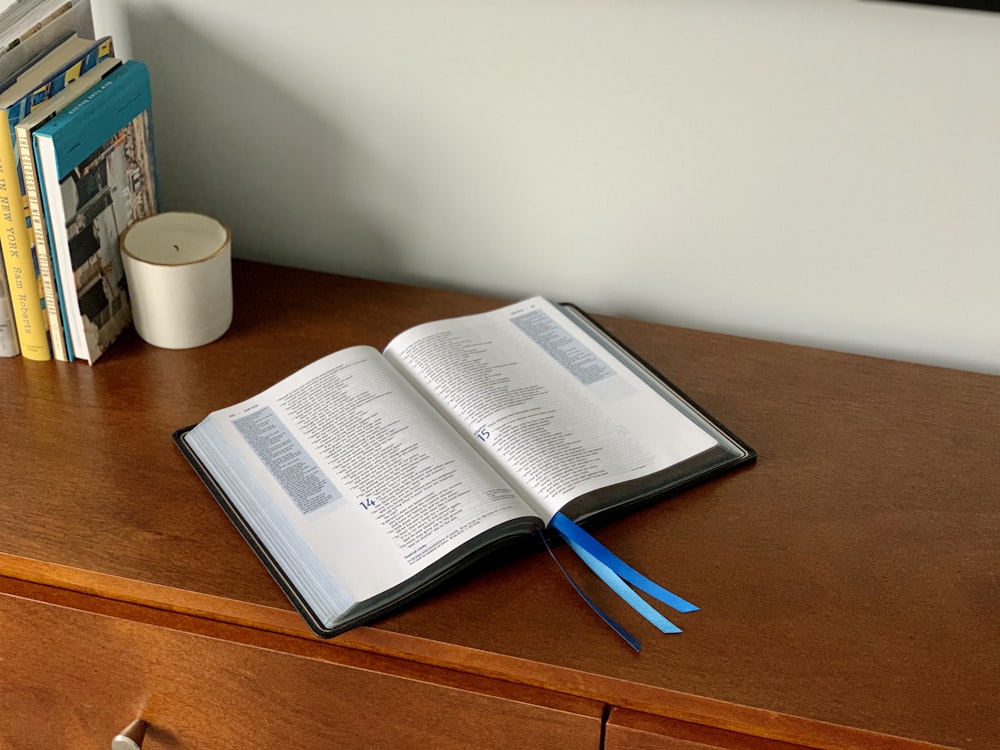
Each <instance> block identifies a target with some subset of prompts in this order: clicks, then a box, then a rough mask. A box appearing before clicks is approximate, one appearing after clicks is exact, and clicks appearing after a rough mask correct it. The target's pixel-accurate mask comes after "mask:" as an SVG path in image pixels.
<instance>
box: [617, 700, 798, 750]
mask: <svg viewBox="0 0 1000 750" xmlns="http://www.w3.org/2000/svg"><path fill="white" fill-rule="evenodd" d="M604 747H605V748H606V750H805V746H804V745H796V744H790V743H787V742H779V741H777V740H770V739H765V738H762V737H754V736H751V735H746V734H740V733H738V732H730V731H728V730H725V729H717V728H715V727H708V726H703V725H701V724H692V723H690V722H686V721H678V720H676V719H668V718H666V717H663V716H650V715H649V714H644V713H639V712H637V711H629V710H626V709H621V708H615V709H613V710H612V711H611V714H610V716H609V717H608V725H607V730H606V738H605V745H604Z"/></svg>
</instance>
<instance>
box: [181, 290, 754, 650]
mask: <svg viewBox="0 0 1000 750" xmlns="http://www.w3.org/2000/svg"><path fill="white" fill-rule="evenodd" d="M174 440H175V442H176V444H177V445H178V446H179V448H180V449H181V451H182V452H183V454H184V455H185V456H186V457H187V459H188V460H189V461H190V463H191V464H192V466H193V467H194V468H195V470H196V471H197V472H198V474H199V476H200V477H201V479H202V480H203V481H204V482H205V484H206V485H207V487H208V488H209V490H210V491H211V493H212V494H213V495H214V497H215V498H216V500H217V501H218V502H219V503H220V505H221V506H222V508H223V509H224V510H225V511H226V513H227V514H228V516H229V518H230V519H231V520H232V522H233V523H234V524H235V526H236V527H237V529H239V531H240V532H241V533H242V534H243V536H244V538H245V539H246V540H247V542H248V543H249V544H250V545H251V547H253V549H254V550H255V551H256V553H257V555H258V556H259V557H260V559H261V560H262V561H263V563H264V564H265V565H266V567H267V568H268V570H269V571H270V572H271V574H272V576H273V577H274V578H275V580H276V581H277V582H278V584H279V585H280V586H281V587H282V589H283V590H284V591H285V593H286V595H287V596H288V597H289V599H290V600H291V601H292V603H293V604H294V606H295V607H296V609H297V610H298V611H299V613H300V614H301V615H302V616H303V617H304V619H305V620H306V622H307V623H308V624H309V626H310V627H311V628H312V630H313V632H315V633H316V634H317V635H319V636H322V637H330V636H333V635H336V634H337V633H340V632H343V631H344V630H346V629H348V628H351V627H354V626H356V625H358V624H361V623H364V622H367V621H370V620H372V619H374V618H376V617H379V616H381V615H384V614H386V613H388V612H390V611H391V610H393V609H395V608H397V607H399V606H401V605H402V604H403V603H404V602H408V601H410V600H412V599H414V598H415V597H417V596H420V595H421V594H422V593H424V592H426V591H428V590H429V589H431V588H432V587H434V586H435V585H437V584H439V583H440V582H441V581H442V580H444V579H445V578H447V577H448V576H449V575H451V574H453V573H454V572H456V571H457V570H460V569H462V568H464V567H465V566H467V565H469V564H470V563H471V562H472V561H474V560H477V559H479V558H480V557H482V556H483V555H486V554H488V553H491V552H493V551H494V550H495V549H497V548H498V547H500V546H502V545H506V544H509V543H512V542H513V541H515V540H525V539H526V538H531V537H536V538H537V537H538V536H539V534H540V533H541V534H545V533H546V532H547V531H548V530H549V529H550V528H556V529H558V526H554V521H559V522H560V523H562V521H563V520H565V519H568V520H569V521H570V522H572V523H574V524H587V523H590V522H597V521H600V520H606V519H608V518H610V517H612V516H615V515H617V514H622V513H626V512H628V511H631V510H633V509H634V508H636V507H638V506H640V505H642V504H644V503H649V502H653V501H655V500H657V499H659V498H662V497H664V496H666V495H668V494H671V493H675V492H677V491H679V490H681V489H683V488H685V487H687V486H690V485H692V484H694V483H697V482H702V481H704V480H706V479H708V478H709V477H712V476H715V475H717V474H719V473H721V472H725V471H728V470H730V469H733V468H735V467H737V466H740V465H743V464H747V463H749V462H752V461H753V460H754V459H755V453H754V451H753V450H752V449H751V448H750V447H749V446H748V445H746V444H745V443H744V442H743V441H741V440H740V439H739V438H737V437H736V436H735V435H734V434H732V433H731V432H730V431H729V430H727V429H726V428H725V427H724V426H722V425H721V424H720V423H719V422H718V421H716V420H715V419H713V418H712V417H711V416H709V415H708V414H707V413H706V412H705V411H704V410H703V409H701V408H699V407H698V405H697V404H695V403H694V402H693V401H692V400H691V399H689V398H688V397H686V396H685V395H684V394H683V393H682V392H681V391H680V390H678V389H677V388H676V387H674V386H673V385H672V384H671V383H670V382H669V381H668V380H666V379H665V378H664V377H663V376H662V375H660V374H659V373H657V372H656V371H655V370H653V369H652V368H650V367H649V366H647V365H646V364H645V363H644V362H643V361H642V360H641V359H640V358H638V357H637V356H636V355H634V354H633V353H631V352H630V351H629V350H628V349H627V348H626V347H624V346H623V345H621V344H620V343H618V342H617V341H616V340H615V339H614V338H613V337H612V336H610V335H609V334H608V333H607V332H606V331H605V330H604V329H603V328H602V327H600V326H599V325H598V324H596V323H595V322H594V321H593V320H592V319H591V318H590V317H589V316H587V315H585V314H584V313H582V312H581V311H580V310H578V309H577V308H576V307H574V306H572V305H566V304H553V303H551V302H549V301H547V300H545V299H543V298H540V297H535V298H532V299H528V300H525V301H523V302H520V303H516V304H513V305H508V306H505V307H502V308H500V309H497V310H494V311H492V312H487V313H483V314H480V315H472V316H464V317H460V318H453V319H449V320H441V321H436V322H431V323H426V324H423V325H420V326H416V327H414V328H411V329H409V330H407V331H405V332H403V333H401V334H399V335H398V336H397V337H396V338H394V339H393V340H392V341H391V342H390V343H389V345H388V346H387V347H386V348H385V349H384V351H382V352H380V351H378V350H377V349H374V348H372V347H368V346H355V347H351V348H348V349H345V350H342V351H339V352H336V353H333V354H330V355H328V356H326V357H324V358H322V359H320V360H318V361H316V362H314V363H312V364H310V365H308V366H306V367H305V368H303V369H301V370H300V371H298V372H296V373H294V374H292V375H290V376H289V377H287V378H286V379H284V380H282V381H281V382H279V383H277V384H275V385H273V386H271V387H270V388H268V389H267V390H265V391H263V392H261V393H259V394H257V395H255V396H253V397H251V398H249V399H247V400H246V401H243V402H241V403H238V404H234V405H232V406H227V407H225V408H222V409H219V410H217V411H215V412H213V413H211V414H209V415H208V416H207V417H205V419H204V420H202V421H201V422H200V423H199V424H197V425H195V426H194V427H191V428H184V429H181V430H178V431H177V432H176V433H175V434H174Z"/></svg>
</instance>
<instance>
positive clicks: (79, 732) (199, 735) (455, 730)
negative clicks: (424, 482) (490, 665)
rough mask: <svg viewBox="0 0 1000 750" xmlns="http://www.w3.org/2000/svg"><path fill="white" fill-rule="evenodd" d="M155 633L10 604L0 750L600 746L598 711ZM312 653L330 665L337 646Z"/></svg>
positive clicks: (412, 669) (456, 678)
mask: <svg viewBox="0 0 1000 750" xmlns="http://www.w3.org/2000/svg"><path fill="white" fill-rule="evenodd" d="M155 623H156V620H155V618H154V619H152V620H150V621H141V620H140V619H128V618H122V617H116V616H109V615H107V614H98V613H95V612H93V611H87V610H86V609H79V608H71V607H67V606H61V605H55V604H50V603H46V602H41V601H36V600H34V599H32V598H25V597H20V596H12V595H9V594H0V706H2V711H0V748H4V749H6V748H11V749H16V750H22V749H24V748H28V749H29V750H30V749H31V748H40V749H42V748H44V749H46V750H48V749H49V748H85V747H94V748H106V747H109V746H110V740H111V738H112V737H113V736H114V735H115V734H116V733H117V732H119V731H120V730H121V729H122V728H123V727H124V726H125V725H126V724H128V723H129V722H130V721H131V720H132V719H135V718H139V717H141V718H143V719H145V720H146V721H147V722H148V723H149V730H148V732H147V735H146V741H145V743H144V744H143V748H144V749H145V750H157V749H161V748H162V749H164V750H165V749H167V748H170V750H178V748H212V747H219V748H236V747H238V748H241V750H251V749H253V748H261V749H266V750H273V749H274V748H282V747H295V748H323V749H324V750H328V749H329V748H334V747H336V748H338V750H339V749H341V748H365V749H366V750H368V749H370V748H380V747H387V748H393V749H394V750H403V749H405V748H420V750H425V749H426V748H463V750H464V749H465V748H469V747H471V746H475V747H476V748H477V750H487V749H489V748H504V749H505V750H509V749H510V748H539V749H540V750H541V749H542V748H544V749H545V750H551V749H552V748H574V750H576V749H577V748H594V750H597V748H599V747H600V742H601V713H602V707H601V705H600V704H599V703H596V702H593V701H584V700H582V699H576V698H572V697H569V696H561V695H559V694H554V693H549V692H548V691H545V690H541V689H536V688H526V687H523V686H513V685H508V684H507V683H503V682H500V681H493V680H487V679H486V678H481V677H475V676H471V675H461V674H460V673H456V672H453V671H450V670H442V669H438V668H436V667H420V666H419V665H416V666H415V665H413V664H410V663H408V662H398V666H399V669H398V670H395V669H393V665H394V663H396V661H397V660H394V659H389V658H388V657H377V658H376V659H375V662H374V663H376V664H379V665H380V666H378V667H377V668H366V667H359V666H355V665H351V664H344V663H338V662H336V661H328V660H326V659H324V658H315V657H314V656H312V655H310V656H303V655H301V654H296V653H289V652H288V651H286V650H282V649H281V648H280V647H279V648H274V647H271V645H272V644H274V643H277V644H279V645H280V644H281V642H282V639H285V640H287V641H288V642H289V644H290V645H292V646H294V645H295V644H296V643H299V644H303V643H304V642H303V641H302V639H297V638H291V637H284V636H280V637H271V638H270V641H269V647H261V646H258V645H248V644H247V643H241V642H237V641H236V640H230V639H227V638H219V637H212V636H207V635H201V634H196V633H195V632H187V631H185V630H178V629H174V628H173V627H164V626H162V625H159V624H155ZM304 645H305V646H307V647H308V648H309V649H311V650H312V652H315V653H319V654H320V656H322V653H323V650H324V648H327V646H328V644H326V643H315V644H314V643H304ZM328 648H329V649H330V650H331V651H336V650H338V647H335V646H332V645H331V646H329V647H328ZM339 650H340V651H343V649H339ZM415 673H416V674H417V676H414V674H415Z"/></svg>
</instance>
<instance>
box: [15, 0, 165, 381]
mask: <svg viewBox="0 0 1000 750" xmlns="http://www.w3.org/2000/svg"><path fill="white" fill-rule="evenodd" d="M0 44H2V49H0V124H2V125H3V128H5V129H6V135H0V249H2V253H0V256H2V258H3V265H4V274H3V278H2V282H3V283H0V356H15V355H17V354H18V353H20V354H21V355H23V356H24V357H26V358H28V359H33V360H50V359H58V360H65V361H70V360H74V359H81V360H86V361H87V362H88V363H91V364H92V363H93V362H94V360H95V359H97V358H98V357H99V356H100V355H101V354H102V353H103V352H104V351H106V350H107V348H108V346H109V345H110V344H111V343H112V342H113V341H114V340H115V338H116V337H117V336H118V335H119V334H120V333H121V332H122V331H123V330H124V329H125V328H126V327H127V326H128V325H129V324H130V323H131V321H132V312H131V306H130V304H129V299H128V292H127V289H126V283H125V273H124V269H123V267H122V262H121V253H120V250H119V237H120V236H121V233H122V232H123V231H124V230H125V229H126V228H127V227H128V226H129V225H130V224H132V223H133V222H135V221H138V220H139V219H143V218H146V217H147V216H151V215H153V214H155V213H156V212H157V210H158V204H159V199H158V191H157V184H156V166H155V156H154V147H153V135H152V119H151V93H150V81H149V72H148V70H147V68H146V66H145V65H144V64H143V63H141V62H139V61H136V60H127V61H125V60H121V59H119V58H117V57H115V55H114V45H113V43H112V40H111V37H107V36H105V37H100V38H95V37H94V33H93V21H92V18H91V13H90V5H89V0H20V2H17V3H15V4H14V5H11V6H9V7H8V8H7V10H5V11H4V12H3V13H2V14H0Z"/></svg>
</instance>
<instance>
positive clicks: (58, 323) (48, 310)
mask: <svg viewBox="0 0 1000 750" xmlns="http://www.w3.org/2000/svg"><path fill="white" fill-rule="evenodd" d="M17 147H18V151H20V154H21V174H22V175H23V176H24V191H25V193H26V194H27V197H28V210H29V211H30V213H31V234H32V235H33V237H34V240H35V259H36V260H37V261H38V275H39V278H40V279H41V282H42V293H43V295H44V297H45V317H46V318H47V320H48V326H49V343H50V344H51V345H52V355H53V356H54V357H55V358H56V359H58V360H62V361H64V362H65V361H68V360H69V359H71V357H70V356H69V352H68V351H67V350H66V340H65V339H64V338H63V335H64V331H63V325H62V315H61V313H60V310H61V308H62V305H61V303H60V301H59V295H58V292H57V289H56V283H55V275H54V273H53V269H52V257H51V254H50V253H49V243H48V233H47V232H46V231H45V219H44V218H43V217H42V206H41V201H39V198H38V196H39V192H40V191H39V189H38V183H37V176H36V170H35V155H34V153H33V150H32V148H31V134H30V133H29V132H27V131H25V130H22V129H20V128H19V129H18V131H17Z"/></svg>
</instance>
